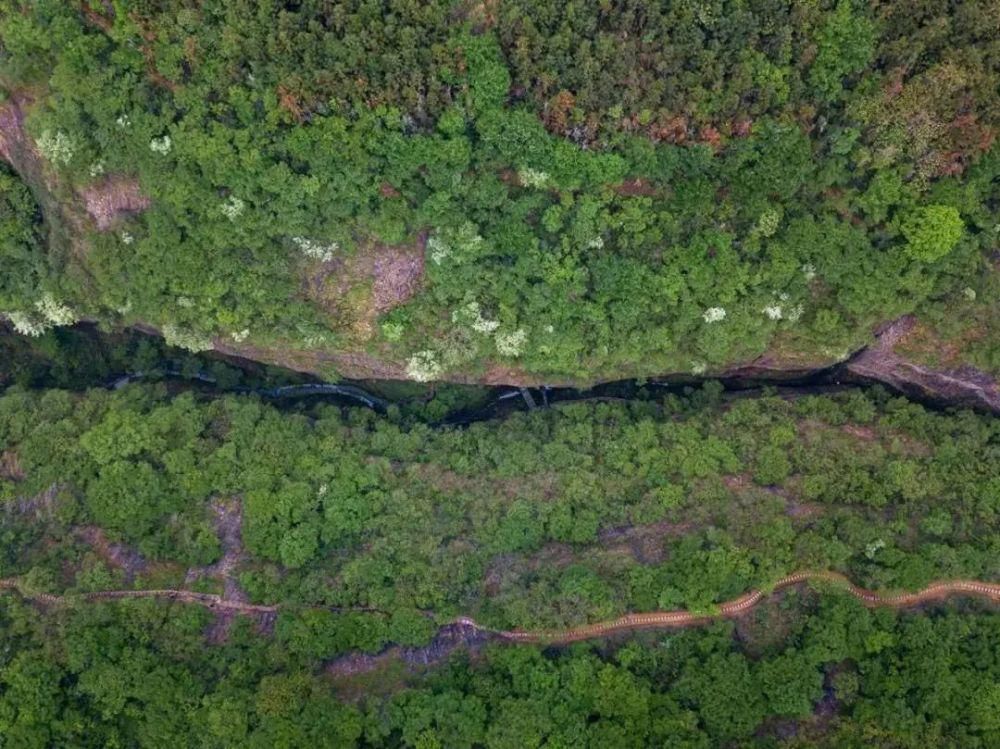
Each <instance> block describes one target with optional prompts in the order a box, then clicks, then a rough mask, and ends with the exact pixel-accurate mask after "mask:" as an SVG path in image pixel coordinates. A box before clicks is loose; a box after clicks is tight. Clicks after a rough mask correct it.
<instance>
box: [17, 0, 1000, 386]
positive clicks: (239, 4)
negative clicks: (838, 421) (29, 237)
mask: <svg viewBox="0 0 1000 749" xmlns="http://www.w3.org/2000/svg"><path fill="white" fill-rule="evenodd" d="M0 19H2V20H0V44H2V47H0V77H2V81H3V83H4V86H5V88H6V89H7V90H8V92H9V93H10V95H11V96H13V97H14V99H13V100H14V101H15V102H18V103H20V104H23V107H26V108H27V109H28V110H29V111H28V115H27V122H26V127H27V130H28V134H29V137H30V138H31V139H33V143H34V147H35V149H36V150H37V151H38V152H39V153H40V154H41V155H42V156H43V157H44V162H45V167H44V171H45V172H46V174H47V175H48V176H47V177H45V178H44V179H43V178H42V177H40V176H39V175H34V176H33V177H32V179H34V180H35V181H36V182H41V181H47V184H48V185H49V189H56V190H63V191H67V192H64V193H63V199H64V202H69V203H72V202H74V201H76V202H80V200H81V198H80V197H79V196H81V195H82V196H83V199H84V201H85V202H86V201H87V200H91V201H96V198H95V197H94V196H95V195H98V196H99V195H112V196H117V199H119V200H120V201H122V202H120V204H119V205H121V206H125V207H127V208H129V210H127V211H124V212H123V214H124V215H120V216H118V217H117V218H114V217H112V218H113V220H111V219H109V218H108V217H107V216H104V217H102V218H98V219H97V225H98V228H103V229H104V231H101V232H97V231H91V232H90V234H89V236H88V237H87V239H86V242H87V245H88V249H87V250H86V251H85V252H80V251H78V252H75V253H65V252H63V253H59V252H56V251H50V252H49V256H48V272H47V273H42V274H39V273H34V274H31V275H28V276H27V277H26V278H24V279H23V280H22V281H21V283H19V285H18V288H17V296H14V297H10V298H4V299H3V300H2V302H3V305H4V311H5V312H13V313H15V314H16V315H20V316H21V317H22V318H27V322H26V323H25V324H26V325H27V324H29V323H32V322H33V323H34V325H36V326H40V327H44V326H45V325H50V324H53V323H55V322H58V319H56V320H53V314H54V315H55V317H56V318H59V314H58V313H59V312H60V311H61V312H62V313H63V314H62V317H63V319H65V318H67V317H68V316H70V315H73V314H75V315H88V316H95V317H100V318H102V319H107V320H115V321H119V322H122V321H124V322H136V321H143V322H146V323H150V324H153V325H156V326H158V327H160V328H161V329H163V330H164V332H165V334H166V335H167V337H168V339H169V340H171V341H172V342H174V343H180V344H182V345H185V346H187V347H189V348H192V349H199V348H206V347H208V346H210V345H211V343H212V339H213V337H214V338H216V340H227V341H229V342H230V343H233V342H234V341H235V342H237V343H241V342H244V341H250V342H255V343H258V344H265V345H271V344H275V343H276V342H278V343H284V344H287V345H290V346H294V347H299V348H306V349H318V350H359V351H360V350H365V351H367V352H369V353H373V354H376V355H378V356H381V357H385V358H389V359H392V360H396V361H400V362H404V363H405V370H406V375H407V376H409V377H411V378H415V379H437V378H440V377H442V376H448V375H449V373H456V372H475V371H477V370H480V369H481V368H482V367H484V366H486V365H487V364H488V363H489V362H493V363H497V362H500V363H503V364H504V366H507V367H508V368H510V367H513V368H514V369H512V370H510V371H525V372H529V373H538V374H541V375H547V376H550V377H559V376H563V377H573V376H576V377H579V378H585V379H591V380H594V379H599V378H600V377H601V376H605V377H606V376H609V374H610V373H619V374H620V373H633V374H634V373H637V372H638V373H644V374H653V373H659V372H666V371H695V372H700V371H702V370H704V369H706V368H719V367H721V366H723V365H726V364H731V363H733V362H737V361H743V360H747V359H749V358H753V357H754V356H757V355H759V354H761V353H762V352H765V351H771V352H775V353H777V354H780V355H784V356H786V357H793V358H794V357H806V358H807V359H808V360H810V361H833V360H836V359H839V358H843V357H844V356H845V355H846V354H847V353H848V352H850V351H851V350H852V349H854V348H857V347H858V346H859V345H861V344H863V343H864V342H865V341H866V340H867V338H868V336H869V335H870V331H871V328H872V326H873V325H874V324H875V323H877V322H881V321H885V320H887V319H891V318H893V317H896V316H898V315H900V314H902V313H905V312H910V311H913V310H915V309H921V310H922V309H925V308H926V309H928V310H931V311H932V312H931V313H930V314H931V316H932V317H933V316H934V315H933V310H934V309H937V308H939V307H940V306H942V305H943V306H944V307H945V309H949V308H952V309H963V314H962V318H963V319H968V318H970V317H971V316H973V315H977V318H976V319H977V320H978V322H979V324H981V325H988V324H990V323H991V322H992V315H991V314H990V312H989V310H990V309H991V308H990V306H989V304H988V293H989V291H990V290H991V289H992V288H993V286H994V285H995V284H994V282H993V281H992V278H993V276H994V275H995V274H993V273H986V272H985V270H986V268H987V267H988V266H989V264H990V262H991V261H990V253H991V252H992V251H993V250H994V249H995V243H996V233H995V228H996V200H997V189H998V188H997V184H996V176H997V174H998V170H1000V159H998V157H997V153H996V151H995V149H994V147H993V143H994V136H995V133H996V129H997V124H998V118H1000V99H998V93H997V86H996V67H997V64H998V62H997V61H998V54H1000V46H998V45H1000V41H998V33H1000V21H998V18H997V13H996V9H995V6H994V3H992V2H990V1H989V0H981V1H974V2H963V3H948V2H935V1H930V2H920V3H914V2H888V1H883V2H874V3H868V2H858V1H853V2H852V0H837V2H819V3H792V2H780V1H776V0H751V1H749V2H746V1H742V0H741V1H740V2H722V1H721V0H720V1H718V2H698V3H687V2H684V3H681V2H652V3H650V2H634V1H633V0H619V1H616V2H577V1H576V0H561V1H560V2H557V3H553V2H536V1H535V0H509V1H505V2H492V1H491V2H485V3H479V4H474V3H471V2H455V1H454V0H435V1H434V2H412V1H410V0H392V1H390V0H383V1H379V2H375V1H373V0H350V1H348V2H329V1H326V0H324V1H323V2H319V1H318V0H307V1H305V2H297V3H280V2H256V1H255V2H245V1H243V0H239V1H233V0H226V1H225V2H223V1H222V0H212V1H209V2H183V1H178V0H171V1H170V2H151V1H145V2H118V3H102V2H96V1H92V2H83V3H64V2H61V1H57V0H41V1H35V0H33V1H32V2H19V1H18V0H4V2H3V3H2V4H0ZM29 100H30V102H31V105H30V106H28V104H27V102H29ZM129 175H135V176H137V177H138V180H139V181H138V183H137V185H136V184H133V183H131V182H128V181H127V180H128V179H129ZM123 180H125V181H123ZM135 190H141V193H142V195H144V196H148V197H149V198H151V203H150V204H149V205H148V207H146V206H147V203H145V202H142V201H141V200H140V199H139V197H140V196H139V195H138V193H135V194H133V193H134V191H135ZM73 191H75V192H73ZM102 191H103V192H102ZM74 195H75V196H76V197H73V196H74ZM87 196H90V198H88V197H87ZM109 199H110V198H109ZM97 202H99V201H97ZM95 204H96V203H95ZM87 205H88V206H90V205H92V203H91V202H87ZM137 208H145V210H141V211H140V210H133V209H137ZM102 221H103V222H104V223H102ZM78 223H80V224H81V226H80V227H79V230H80V231H84V230H85V226H86V224H87V222H86V221H81V222H78ZM20 246H21V245H19V244H17V243H15V244H14V245H12V246H11V247H10V249H8V247H7V245H6V244H5V245H4V249H3V252H4V256H5V257H6V256H7V255H8V254H12V255H14V256H17V254H18V252H19V247H20ZM166 259H169V260H168V261H165V260H166ZM35 264H36V265H41V266H43V267H44V266H45V265H46V263H45V262H44V261H43V260H37V259H36V262H35ZM373 268H374V270H373ZM373 278H374V280H373ZM46 295H47V296H46ZM977 295H978V296H979V299H978V301H976V299H977ZM43 299H50V303H48V304H47V305H46V306H45V308H44V309H42V308H40V306H39V305H40V304H43V305H44V304H45V303H44V302H42V300H43ZM52 305H57V308H56V309H55V311H53V309H52ZM970 307H971V308H973V309H971V310H970V309H967V308H970ZM47 313H52V314H49V315H48V316H47ZM972 337H975V336H972ZM990 340H992V339H990ZM970 345H973V344H970ZM974 347H976V348H977V354H976V357H977V361H982V362H984V363H986V364H987V365H990V366H992V362H993V361H994V360H995V356H996V354H995V352H993V350H992V346H991V345H990V341H989V340H988V341H986V342H985V343H981V342H980V343H975V344H974Z"/></svg>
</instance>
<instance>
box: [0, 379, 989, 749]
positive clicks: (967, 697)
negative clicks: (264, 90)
mask: <svg viewBox="0 0 1000 749" xmlns="http://www.w3.org/2000/svg"><path fill="white" fill-rule="evenodd" d="M997 443H998V434H997V422H996V420H995V419H991V418H988V417H984V416H975V415H972V414H970V413H955V414H938V413H933V412H929V411H926V410H925V409H923V408H921V407H919V406H915V405H913V404H910V403H907V402H906V401H903V400H901V399H889V398H887V397H886V396H884V395H882V394H878V393H875V394H872V395H870V396H866V395H864V394H861V393H860V392H854V393H845V394H841V395H836V396H831V395H823V396H805V397H801V398H797V399H795V400H791V401H788V400H783V399H780V398H776V397H766V398H754V397H737V398H732V397H723V396H722V395H721V394H720V393H718V391H717V390H716V389H715V388H712V387H709V388H706V389H705V390H703V391H700V392H698V393H695V394H693V395H692V396H691V397H689V398H678V397H677V396H673V395H670V396H666V397H664V398H662V399H650V400H647V401H642V400H638V401H634V402H631V403H624V402H614V401H612V402H581V403H574V404H564V405H561V406H559V407H556V408H553V409H550V410H547V411H535V412H532V413H528V414H515V415H512V416H509V417H508V418H506V419H504V420H502V421H487V422H481V423H475V424H472V425H470V426H468V427H467V428H461V429H459V428H454V427H452V428H444V427H438V428H434V427H430V426H427V425H426V424H423V423H421V422H419V421H413V420H412V419H404V418H403V417H402V416H400V415H399V414H398V412H397V411H396V410H395V409H392V410H390V413H389V414H388V415H387V416H385V417H382V416H377V415H376V414H374V413H372V412H370V411H362V410H341V409H337V408H334V407H332V406H329V405H325V406H324V405H320V406H315V407H312V408H309V409H307V410H305V411H303V410H301V409H293V410H291V411H285V412H282V411H278V410H276V409H275V408H273V407H271V406H268V405H264V404H262V403H260V402H259V401H258V400H257V399H256V398H254V397H249V396H240V397H237V396H227V397H224V398H216V397H205V396H199V395H197V394H195V393H193V392H190V393H187V394H181V395H178V396H176V397H173V398H169V397H167V395H166V390H165V388H164V386H162V385H156V386H144V385H134V384H133V385H129V386H127V387H125V388H123V389H121V390H118V391H114V392H108V391H103V390H92V391H89V392H87V393H82V394H72V393H68V392H66V391H58V390H50V391H27V390H22V389H18V388H12V389H9V390H8V391H7V392H6V394H5V395H3V396H2V397H0V455H2V460H0V476H2V479H0V496H2V497H3V499H4V505H5V508H4V512H3V515H2V517H0V532H2V539H3V556H2V558H0V577H2V578H4V579H5V580H7V581H10V582H9V584H11V585H13V586H14V587H15V588H16V590H17V591H20V593H21V594H23V595H25V596H27V598H26V599H25V600H24V601H20V600H19V594H18V593H17V592H8V593H7V594H5V595H3V596H2V597H0V626H2V627H4V628H5V635H4V636H5V639H6V640H7V641H8V642H9V643H11V647H10V648H9V649H8V650H7V651H6V652H5V654H4V655H3V656H2V658H0V726H3V727H4V730H3V733H4V735H6V736H10V737H18V739H17V740H18V741H22V742H23V745H24V746H45V745H49V744H56V745H65V744H66V743H69V744H72V745H82V746H89V745H95V746H98V745H105V744H106V743H107V742H109V741H113V740H117V741H119V742H120V743H124V744H126V745H129V744H138V745H143V746H155V745H157V743H158V742H159V743H160V745H162V742H163V741H166V740H175V741H180V742H185V741H187V739H186V738H185V737H187V736H189V735H192V734H197V735H199V736H201V737H202V738H201V739H200V741H201V745H204V746H210V747H215V746H219V747H222V746H239V745H260V746H265V745H275V743H274V742H278V744H277V745H286V746H303V745H305V744H306V743H307V742H310V741H311V742H314V745H315V744H316V742H318V745H320V746H342V745H345V746H346V745H352V744H354V743H355V742H356V741H362V742H363V743H365V744H368V745H393V746H395V745H406V746H448V747H451V746H478V745H486V746H491V747H493V746H495V747H501V746H522V745H531V744H530V741H532V740H540V739H531V738H530V737H531V736H536V737H542V736H550V737H557V736H562V737H564V738H563V739H560V740H563V741H568V740H569V738H566V737H570V736H578V737H579V738H578V741H577V742H575V745H580V742H583V743H587V742H592V743H593V745H595V746H597V745H604V746H607V745H609V744H607V743H606V742H607V741H612V740H614V741H617V742H619V743H616V744H613V745H616V746H617V745H620V746H643V745H650V744H655V743H656V742H658V741H661V740H662V737H663V736H665V735H672V736H675V740H676V741H677V742H678V745H685V744H684V743H683V742H688V743H687V744H686V745H690V746H707V745H718V743H719V742H720V741H728V740H732V739H737V738H743V739H746V740H750V738H751V736H753V735H754V734H757V735H758V738H759V739H760V740H761V741H762V742H764V743H762V744H761V745H762V746H768V745H773V741H775V740H777V739H776V737H777V736H779V735H781V736H785V737H786V738H787V736H788V729H787V727H786V728H785V729H781V728H780V725H781V720H784V721H786V723H787V722H788V721H791V724H792V725H794V726H796V728H795V731H801V732H803V736H810V737H812V738H809V739H808V740H807V741H806V743H805V744H803V745H816V744H819V743H821V742H823V741H826V742H827V744H828V745H830V746H843V745H845V744H844V743H843V742H845V741H855V742H856V741H861V740H862V738H861V737H863V736H870V735H871V732H872V731H875V732H876V733H877V734H878V735H880V736H882V737H883V738H884V740H885V745H887V746H888V745H904V746H910V745H916V743H919V742H920V741H924V740H926V739H927V737H928V736H931V735H943V736H947V737H949V740H954V741H960V742H964V743H963V745H965V746H984V747H985V746H989V745H990V743H989V742H990V741H992V740H993V738H994V737H995V735H996V734H995V732H996V730H997V726H996V724H995V720H994V718H995V715H994V712H992V711H993V706H995V701H996V688H995V684H996V683H997V678H998V677H997V671H996V669H997V667H998V663H997V656H996V654H997V652H1000V651H998V648H997V647H996V645H997V640H996V637H997V633H996V631H995V622H994V619H995V614H993V613H987V612H986V611H983V612H982V613H980V614H978V615H977V616H973V615H972V612H973V611H977V610H979V609H978V608H977V607H975V606H973V607H972V608H969V607H970V605H971V604H961V607H960V608H957V609H956V608H951V609H950V611H949V610H945V609H934V610H933V611H932V612H929V613H927V614H926V618H924V616H923V615H921V617H919V618H916V619H914V618H911V617H910V616H909V615H899V614H892V613H889V612H885V611H881V612H873V613H868V612H867V611H866V610H865V609H864V608H863V607H861V604H860V603H858V602H856V601H854V600H853V599H848V598H842V597H840V596H839V595H835V594H833V593H832V592H827V593H824V594H823V595H821V596H819V597H818V598H817V597H815V596H813V595H812V594H810V595H806V596H805V597H801V595H800V594H799V593H794V592H792V593H786V594H784V595H783V597H782V598H781V599H780V600H781V601H782V602H781V603H780V605H778V606H775V605H774V604H767V605H763V604H762V605H761V606H760V607H758V608H756V609H754V610H753V611H751V612H750V613H748V614H744V616H743V618H742V619H740V621H739V623H738V624H737V625H735V626H736V627H737V628H738V629H739V631H740V632H741V634H740V636H739V638H738V640H734V639H733V638H732V637H731V634H732V633H733V629H732V627H733V626H734V625H732V624H730V623H726V624H720V625H718V626H715V627H713V628H710V629H709V630H707V631H703V632H697V631H692V632H690V633H686V634H675V635H671V636H669V637H666V638H663V637H661V636H656V637H653V636H642V637H644V638H646V639H642V638H640V639H639V640H636V641H635V644H633V645H628V646H627V647H625V648H624V649H622V650H607V649H603V650H592V649H590V647H589V646H588V647H584V648H582V649H573V650H569V651H566V652H563V653H556V652H550V653H548V654H546V655H540V654H539V653H538V652H537V651H534V650H532V649H530V648H527V649H525V648H524V647H523V646H513V645H504V646H497V647H498V648H499V649H492V650H488V651H487V652H486V653H485V655H484V656H483V657H484V658H485V659H477V661H476V664H475V665H474V666H471V667H470V666H469V665H463V664H464V662H463V661H461V660H458V661H455V662H454V664H455V665H454V667H453V668H452V667H447V668H445V670H443V671H440V672H438V673H436V674H429V675H428V676H427V677H420V676H418V675H417V674H416V673H411V672H408V671H406V670H403V671H402V672H400V671H399V670H398V668H395V667H393V666H392V664H391V662H390V663H389V666H388V668H389V671H388V672H387V671H385V670H384V669H382V670H381V671H379V672H376V674H374V675H373V676H370V677H366V679H367V681H365V682H364V686H363V687H362V693H363V694H365V695H367V696H366V697H365V699H364V700H362V702H361V703H358V704H354V705H353V706H349V705H348V704H346V703H345V704H340V703H338V702H337V701H336V699H335V698H334V696H333V692H331V688H332V687H334V686H336V685H338V684H339V685H340V688H341V689H344V690H347V691H344V692H343V693H342V696H343V697H346V696H348V695H349V694H352V693H353V694H357V690H358V689H359V685H358V684H357V683H356V682H355V681H352V679H351V678H349V677H347V676H346V675H347V674H349V673H350V669H349V668H347V667H346V666H343V665H335V667H333V670H332V671H331V672H330V673H331V674H332V676H330V677H327V676H324V675H323V666H324V664H327V663H329V662H330V661H331V659H334V658H335V657H336V656H338V655H341V654H345V653H350V652H352V651H355V650H357V649H360V650H363V651H368V652H373V653H374V652H378V651H379V650H381V649H382V648H383V647H384V646H385V645H386V644H388V643H397V644H401V645H407V646H410V647H420V646H423V645H425V644H426V643H427V642H428V641H429V640H430V639H431V637H432V636H433V634H434V632H435V629H436V627H437V625H438V624H441V623H444V622H447V621H450V620H452V619H454V618H455V617H456V616H459V615H465V616H468V615H472V616H475V617H476V619H477V620H478V621H480V622H481V623H484V624H487V625H490V626H494V627H498V628H511V627H521V628H524V629H528V630H535V631H537V630H542V629H547V628H557V627H565V626H571V625H575V624H580V623H585V622H588V621H595V620H602V619H609V618H611V617H614V616H617V615H618V614H620V613H623V612H626V611H631V612H638V611H650V610H656V609H676V608H681V607H683V608H688V609H692V610H694V611H695V612H703V613H706V614H711V613H713V612H715V611H716V610H717V609H716V607H717V604H718V603H719V602H721V601H724V600H727V599H730V598H733V597H735V596H738V595H740V594H742V593H744V592H746V591H747V590H749V589H750V588H754V587H757V588H764V589H767V588H768V587H769V585H770V584H772V583H774V582H776V581H777V580H778V579H779V578H781V577H783V576H784V575H786V574H788V573H789V572H792V571H794V570H798V569H813V570H826V569H829V570H837V571H841V572H843V573H846V574H847V575H848V576H849V577H850V578H851V579H852V580H854V581H855V582H858V583H860V584H863V585H865V586H868V587H871V588H876V589H879V590H883V591H891V590H899V589H908V590H916V589H919V588H922V587H924V586H925V585H926V584H928V583H929V582H931V581H933V580H937V579H956V578H978V579H982V580H996V579H997V575H998V571H1000V570H998V568H997V560H998V558H1000V555H998V553H997V552H998V543H1000V534H998V522H997V521H998V517H997V513H998V510H1000V506H998V504H997V502H998V497H1000V494H998V483H997V482H998V480H1000V479H998V477H1000V466H998V465H997V461H998V460H1000V452H998V450H997ZM163 589H176V590H190V591H195V592H198V591H202V592H208V593H213V594H219V595H221V596H222V600H224V601H229V602H233V603H234V604H239V605H242V604H241V602H251V603H252V602H258V603H263V604H267V606H266V607H265V609H262V611H271V610H272V609H271V607H274V608H273V610H274V612H275V613H273V614H271V613H264V614H262V615H254V616H253V617H251V618H246V619H244V618H241V617H236V618H235V619H234V618H233V613H232V610H230V609H227V608H225V607H223V608H220V609H219V610H218V611H217V612H214V613H213V611H212V610H211V609H210V608H209V609H205V608H202V607H200V606H186V605H184V604H183V603H181V602H176V603H173V604H168V603H166V602H165V601H164V600H162V599H154V600H131V601H130V600H115V601H103V600H91V599H88V598H86V597H85V596H82V595H81V594H86V593H88V592H90V591H104V590H163ZM48 593H52V594H56V595H65V596H67V597H66V598H65V599H64V601H63V603H58V602H57V601H56V600H55V599H48V598H46V594H48ZM167 600H170V598H169V597H168V598H167ZM181 600H183V598H182V599H181ZM46 601H49V602H48V603H46ZM239 605H237V606H234V607H233V608H234V609H235V608H239ZM31 607H41V609H42V611H43V612H44V616H41V617H38V616H34V615H32V614H31V611H32V608H31ZM247 608H248V609H249V611H248V613H251V614H252V613H253V612H252V607H247ZM227 610H229V611H230V613H226V611H227ZM960 612H965V613H960ZM205 638H207V639H208V640H209V641H210V643H213V644H210V645H208V646H206V644H205ZM650 638H652V639H650ZM656 642H663V643H664V645H663V647H662V648H657V647H647V646H651V645H654V644H655V643H656ZM738 643H743V644H738ZM345 669H346V670H345ZM886 669H889V671H886ZM928 669H930V670H928ZM945 674H948V677H947V679H944V675H945ZM328 678H333V679H334V681H333V683H332V684H331V683H329V682H328V681H327V679H328ZM425 678H426V679H427V680H426V681H425ZM393 684H395V686H393ZM824 684H825V685H826V687H825V688H824ZM403 685H409V687H410V689H408V690H404V691H401V692H398V693H396V692H397V691H398V689H400V688H401V687H402V686H403ZM824 689H825V690H826V691H824ZM386 690H388V692H386ZM932 692H933V696H932ZM612 694H613V695H615V699H614V700H613V701H611V702H609V701H608V700H609V699H610V696H611V695H612ZM602 695H604V696H602ZM824 695H825V697H824ZM900 700H902V701H903V702H904V703H905V704H906V705H907V706H908V707H907V711H906V712H904V713H900V712H899V704H900ZM942 700H944V702H942ZM890 704H892V705H895V706H896V707H894V708H892V709H890V708H889V705H890ZM511 711H514V712H513V713H512V712H511ZM526 711H527V712H526ZM514 714H516V715H519V716H522V717H521V718H519V719H518V720H513V719H512V718H511V715H514ZM545 716H549V717H545ZM768 716H770V717H768ZM779 718H780V719H781V720H779ZM775 721H778V722H775ZM775 731H776V732H777V733H774V732H775ZM581 732H582V733H581ZM112 737H117V738H115V739H112ZM282 737H283V738H282ZM310 737H312V738H310ZM609 737H611V738H609ZM615 737H617V738H615ZM552 740H553V741H555V740H556V739H555V738H553V739H552ZM525 741H527V742H529V743H528V744H524V743H520V742H525ZM268 742H271V743H268ZM281 742H284V743H283V744H282V743H281ZM601 742H605V743H603V744H602V743H601ZM810 742H811V743H810ZM571 743H574V742H571ZM786 743H787V742H786ZM14 745H22V744H18V743H16V742H15V744H14ZM788 745H792V746H794V745H797V744H795V743H794V741H791V743H788Z"/></svg>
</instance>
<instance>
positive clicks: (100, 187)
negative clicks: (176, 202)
mask: <svg viewBox="0 0 1000 749" xmlns="http://www.w3.org/2000/svg"><path fill="white" fill-rule="evenodd" d="M81 195H82V196H83V203H84V206H85V207H86V209H87V214H88V215H89V216H90V217H91V218H92V219H93V220H94V223H95V224H96V225H97V229H98V230H99V231H107V230H108V229H110V228H112V227H113V226H114V225H115V223H116V222H117V221H118V219H120V218H122V217H124V216H128V215H130V214H135V213H141V212H142V211H144V210H146V209H147V208H149V206H150V205H151V204H152V202H151V201H150V199H149V198H148V197H147V196H145V195H143V194H142V190H141V189H140V188H139V182H138V180H137V179H135V178H134V177H127V176H125V175H121V174H113V175H109V176H107V177H105V178H103V179H101V180H99V181H97V182H94V183H93V184H90V185H87V186H86V187H85V188H83V189H82V190H81Z"/></svg>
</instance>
